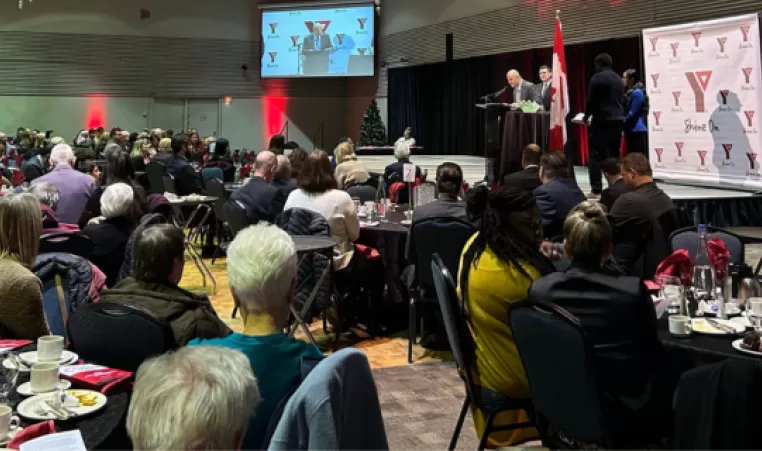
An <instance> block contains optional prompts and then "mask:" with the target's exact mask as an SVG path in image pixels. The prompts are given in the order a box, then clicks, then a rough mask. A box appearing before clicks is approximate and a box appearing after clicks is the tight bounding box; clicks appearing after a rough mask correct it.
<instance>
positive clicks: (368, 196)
mask: <svg viewBox="0 0 762 451" xmlns="http://www.w3.org/2000/svg"><path fill="white" fill-rule="evenodd" d="M346 191H347V194H349V197H351V198H352V199H359V200H360V203H361V204H364V203H365V202H375V201H376V188H374V187H372V186H370V185H352V186H350V187H349V188H347V190H346Z"/></svg>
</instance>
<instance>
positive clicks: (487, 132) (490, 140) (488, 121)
mask: <svg viewBox="0 0 762 451" xmlns="http://www.w3.org/2000/svg"><path fill="white" fill-rule="evenodd" d="M476 108H477V109H480V110H483V111H484V114H485V115H486V117H485V120H484V179H485V180H487V181H488V182H489V183H492V182H495V181H497V180H498V179H497V177H498V175H499V173H498V172H497V171H498V169H499V168H500V165H501V163H500V160H501V154H502V149H501V146H500V138H501V133H500V122H501V120H502V117H503V114H505V112H507V111H510V109H511V107H510V106H509V105H508V104H507V103H477V104H476Z"/></svg>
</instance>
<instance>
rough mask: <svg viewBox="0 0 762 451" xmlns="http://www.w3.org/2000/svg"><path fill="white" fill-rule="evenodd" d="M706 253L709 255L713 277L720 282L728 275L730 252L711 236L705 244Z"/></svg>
mask: <svg viewBox="0 0 762 451" xmlns="http://www.w3.org/2000/svg"><path fill="white" fill-rule="evenodd" d="M707 252H708V253H709V263H710V264H711V265H712V266H713V267H714V275H715V277H716V278H717V279H718V280H722V279H724V278H725V276H727V275H728V261H730V252H728V248H727V247H726V246H725V242H724V241H722V240H721V239H719V238H717V237H716V236H713V237H712V238H710V239H709V241H708V242H707Z"/></svg>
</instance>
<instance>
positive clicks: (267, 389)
mask: <svg viewBox="0 0 762 451" xmlns="http://www.w3.org/2000/svg"><path fill="white" fill-rule="evenodd" d="M326 164H328V159H327V158H326ZM227 265H228V280H229V283H230V291H231V293H232V295H233V300H234V302H235V305H236V306H237V307H238V309H239V311H240V313H241V318H243V332H242V333H233V334H231V335H229V336H227V337H225V338H217V339H211V340H194V341H192V342H191V343H190V345H191V346H193V345H199V344H204V345H216V346H224V347H228V348H233V349H239V350H241V351H242V352H243V353H244V354H246V356H247V357H248V358H249V361H250V363H251V368H252V370H253V371H254V374H256V375H257V379H258V382H259V389H260V391H261V393H263V394H265V396H264V399H262V402H261V403H260V404H259V407H257V408H256V410H255V412H254V415H253V416H252V417H251V422H250V424H249V429H248V431H247V432H246V437H245V438H244V441H243V445H244V448H246V449H259V446H260V445H261V443H262V440H263V438H264V435H265V432H266V429H267V424H268V422H269V421H270V417H271V416H272V414H273V412H274V410H275V408H276V406H277V405H278V403H279V402H280V401H281V399H282V398H283V397H284V396H286V395H287V394H289V393H291V392H292V391H293V390H294V389H295V388H296V387H298V386H299V384H300V382H301V368H300V363H301V359H302V357H307V358H315V359H319V358H321V357H322V354H321V352H320V350H319V349H318V348H317V347H316V346H315V345H312V344H310V343H307V342H304V341H301V340H296V339H294V338H291V337H289V336H287V335H285V334H284V333H283V328H284V327H285V326H286V324H287V322H288V318H289V315H290V314H291V310H290V308H291V302H292V298H293V295H294V287H295V284H296V273H297V257H296V248H295V247H294V242H293V240H292V239H291V237H290V236H289V235H288V234H287V233H286V232H284V231H283V230H281V229H279V228H278V227H276V226H273V225H266V224H259V225H256V226H250V227H248V228H246V229H244V230H241V231H240V232H238V235H236V237H235V239H234V240H233V242H232V243H231V244H230V247H229V248H228V251H227Z"/></svg>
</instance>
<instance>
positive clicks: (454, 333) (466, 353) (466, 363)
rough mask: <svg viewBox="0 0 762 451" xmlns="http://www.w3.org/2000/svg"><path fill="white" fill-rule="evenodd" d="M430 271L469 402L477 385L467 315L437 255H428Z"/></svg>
mask: <svg viewBox="0 0 762 451" xmlns="http://www.w3.org/2000/svg"><path fill="white" fill-rule="evenodd" d="M429 269H430V271H431V274H432V279H433V281H434V289H435V290H436V296H437V301H438V302H439V307H440V310H441V311H442V319H443V321H444V326H445V331H446V333H447V341H448V342H449V343H450V348H451V349H452V356H453V358H454V359H455V364H456V365H457V367H458V374H459V375H460V377H461V378H462V379H463V381H464V382H465V385H466V391H467V392H468V393H467V394H468V396H469V397H470V398H471V399H472V400H475V399H479V393H478V390H477V388H476V384H475V382H474V381H473V379H472V378H471V368H472V364H473V360H474V352H475V349H476V345H475V344H474V341H473V338H472V337H471V332H470V331H469V330H468V322H467V320H466V316H465V314H464V312H463V309H462V308H461V305H460V303H459V302H458V291H457V287H456V285H455V280H454V279H453V277H452V274H451V273H450V270H449V269H448V267H447V266H446V265H445V263H444V262H443V261H442V258H441V257H440V256H439V254H437V253H435V254H434V255H432V256H431V263H430V264H429Z"/></svg>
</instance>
